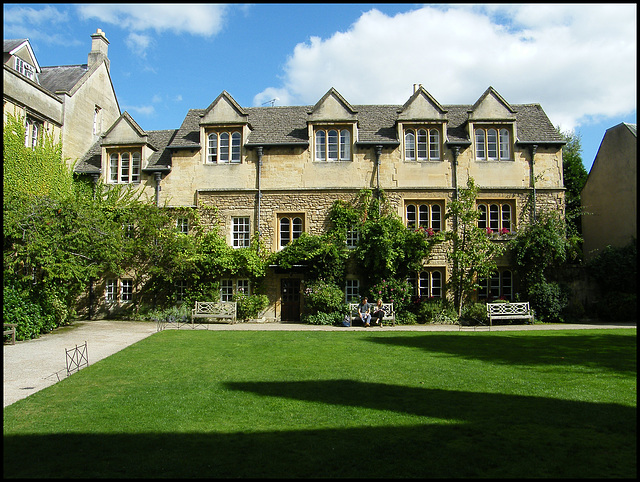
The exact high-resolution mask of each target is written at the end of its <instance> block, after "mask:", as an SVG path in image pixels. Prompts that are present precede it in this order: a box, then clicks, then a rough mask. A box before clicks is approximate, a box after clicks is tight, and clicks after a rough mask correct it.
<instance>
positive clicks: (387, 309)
mask: <svg viewBox="0 0 640 482" xmlns="http://www.w3.org/2000/svg"><path fill="white" fill-rule="evenodd" d="M369 306H370V307H371V311H370V313H371V314H372V315H373V312H374V311H375V310H376V305H375V303H369ZM382 311H384V318H382V323H383V324H384V323H389V322H391V326H396V314H395V313H394V311H393V303H382ZM349 312H350V313H351V325H352V326H353V325H354V322H355V321H357V322H358V325H360V315H358V303H349Z"/></svg>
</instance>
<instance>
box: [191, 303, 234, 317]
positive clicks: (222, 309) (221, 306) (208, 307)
mask: <svg viewBox="0 0 640 482" xmlns="http://www.w3.org/2000/svg"><path fill="white" fill-rule="evenodd" d="M193 311H194V312H195V313H198V314H203V315H204V314H206V315H235V314H236V302H235V301H196V307H195V309H194V310H193Z"/></svg>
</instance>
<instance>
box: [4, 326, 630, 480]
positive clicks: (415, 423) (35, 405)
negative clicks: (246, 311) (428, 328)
mask: <svg viewBox="0 0 640 482" xmlns="http://www.w3.org/2000/svg"><path fill="white" fill-rule="evenodd" d="M89 355H90V353H89ZM636 400H637V399H636V330H635V329H619V330H618V329H615V330H575V331H570V330H566V331H564V330H563V331H534V332H531V331H520V332H491V333H488V332H475V333H473V332H461V333H458V332H427V333H425V332H406V331H405V332H403V331H397V332H393V331H392V330H385V331H377V332H375V331H362V332H346V331H345V332H315V331H313V332H289V331H279V332H268V331H203V330H195V331H192V330H180V331H175V330H167V331H163V332H160V333H157V334H154V335H152V336H151V337H149V338H147V339H145V340H142V341H141V342H139V343H136V344H135V345H133V346H131V347H129V348H127V349H125V350H123V351H121V352H119V353H116V354H115V355H113V356H111V357H109V358H107V359H105V360H102V361H100V362H98V363H96V364H94V365H91V366H89V367H88V368H85V369H83V370H81V371H80V372H79V373H77V374H75V375H73V376H71V377H69V378H67V379H64V380H63V381H61V382H59V383H57V384H55V385H53V386H51V387H49V388H47V389H45V390H42V391H40V392H38V393H35V394H34V395H32V396H30V397H28V398H26V399H24V400H21V401H19V402H16V403H15V404H13V405H11V406H9V407H7V408H6V409H5V410H4V449H3V450H4V476H5V477H33V478H36V477H63V478H66V477H269V478H271V477H278V478H280V477H285V478H290V477H366V478H369V477H518V478H519V477H572V478H573V477H576V478H578V477H598V478H600V477H606V478H617V477H636V475H637V469H636V459H637V454H636V448H637V445H636Z"/></svg>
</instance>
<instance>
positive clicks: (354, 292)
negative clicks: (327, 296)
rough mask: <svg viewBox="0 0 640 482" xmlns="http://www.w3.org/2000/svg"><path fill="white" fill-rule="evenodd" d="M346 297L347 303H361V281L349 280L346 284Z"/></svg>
mask: <svg viewBox="0 0 640 482" xmlns="http://www.w3.org/2000/svg"><path fill="white" fill-rule="evenodd" d="M344 295H345V301H346V302H347V303H356V302H358V301H360V281H359V280H357V279H348V280H347V281H346V282H345V287H344Z"/></svg>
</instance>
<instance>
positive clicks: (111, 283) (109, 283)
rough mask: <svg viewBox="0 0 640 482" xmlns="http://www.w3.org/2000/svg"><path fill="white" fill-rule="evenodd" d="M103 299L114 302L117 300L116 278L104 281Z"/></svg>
mask: <svg viewBox="0 0 640 482" xmlns="http://www.w3.org/2000/svg"><path fill="white" fill-rule="evenodd" d="M104 300H105V302H107V303H115V302H117V301H118V280H117V279H113V278H109V279H107V280H106V282H105V287H104Z"/></svg>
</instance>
